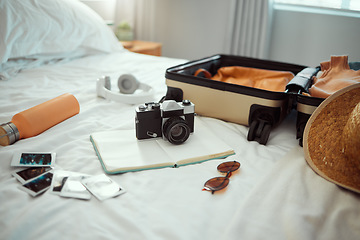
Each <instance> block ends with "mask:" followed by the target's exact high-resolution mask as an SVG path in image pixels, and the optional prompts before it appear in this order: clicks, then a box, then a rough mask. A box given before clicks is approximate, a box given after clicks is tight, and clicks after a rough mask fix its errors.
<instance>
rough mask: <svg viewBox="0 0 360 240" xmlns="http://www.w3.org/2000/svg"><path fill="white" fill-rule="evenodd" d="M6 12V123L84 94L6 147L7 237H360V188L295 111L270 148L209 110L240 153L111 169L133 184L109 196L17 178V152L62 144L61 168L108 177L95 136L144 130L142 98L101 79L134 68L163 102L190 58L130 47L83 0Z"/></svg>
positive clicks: (16, 6)
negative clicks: (220, 181)
mask: <svg viewBox="0 0 360 240" xmlns="http://www.w3.org/2000/svg"><path fill="white" fill-rule="evenodd" d="M0 22H1V24H0V27H1V33H0V37H1V39H0V53H1V68H0V70H1V80H0V92H1V94H0V122H1V123H5V122H9V121H10V120H11V118H12V116H13V115H14V114H16V113H18V112H20V111H23V110H25V109H27V108H30V107H32V106H35V105H37V104H40V103H42V102H45V101H47V100H49V99H52V98H54V97H57V96H59V95H61V94H63V93H71V94H73V95H74V96H75V97H76V98H77V100H78V101H79V103H80V113H79V114H78V115H76V116H74V117H72V118H69V119H68V120H65V121H63V122H61V123H59V124H57V125H56V126H54V127H52V128H50V129H48V130H46V131H45V132H43V133H41V134H39V135H37V136H35V137H31V138H27V139H22V140H20V141H18V142H16V143H14V144H12V145H9V146H0V203H1V204H0V239H359V238H360V207H359V204H360V196H359V195H358V194H356V193H353V192H351V191H348V190H345V189H342V188H340V187H338V186H336V185H334V184H332V183H330V182H328V181H326V180H325V179H323V178H321V177H320V176H319V175H317V174H316V173H315V172H314V171H313V170H312V169H311V168H310V167H309V166H308V165H307V163H306V161H305V160H304V155H303V149H302V148H301V147H300V146H299V143H298V141H297V140H296V139H295V136H296V129H295V121H296V113H295V112H292V113H291V114H290V115H289V116H288V117H287V118H286V119H285V120H284V121H283V122H282V124H281V125H280V126H278V127H277V128H275V129H274V130H273V131H272V132H271V135H270V137H269V141H268V143H267V145H266V146H265V145H261V144H259V143H257V142H255V141H254V142H248V141H247V139H246V136H247V131H248V127H246V126H242V125H238V124H235V123H230V122H225V121H222V120H218V119H213V118H206V117H201V116H199V117H200V118H201V119H202V120H203V122H205V123H206V124H207V126H208V128H209V129H211V130H212V131H213V132H214V133H215V134H216V135H217V136H218V138H220V139H222V140H223V141H224V142H226V143H227V144H228V145H229V146H231V147H232V148H233V149H234V150H235V153H236V154H235V155H232V156H229V157H228V158H227V159H216V160H210V161H206V162H202V163H199V164H191V165H188V166H183V167H179V168H162V169H153V170H145V171H135V172H128V173H123V174H116V175H108V176H109V177H110V178H111V179H112V180H113V181H115V182H117V183H118V184H120V185H121V186H122V187H124V188H125V189H126V193H125V194H122V195H120V196H117V197H114V198H111V199H107V200H105V201H99V200H98V199H96V198H95V197H92V198H91V199H90V200H79V199H74V198H63V197H60V196H58V195H55V194H52V193H51V192H50V191H46V192H45V193H43V194H41V195H39V196H37V197H32V196H30V195H29V194H28V193H26V192H24V191H22V190H20V189H19V188H18V187H19V185H20V183H19V181H17V180H16V178H14V177H13V176H12V172H13V171H14V167H11V166H10V162H11V160H12V157H13V154H14V152H18V151H20V152H24V151H32V152H41V151H45V152H55V153H56V164H55V166H54V171H58V170H66V171H73V172H79V173H84V174H89V175H99V174H103V173H104V170H103V168H102V166H101V163H100V161H99V159H98V157H97V155H96V153H95V151H94V148H93V145H92V143H91V142H90V134H92V133H94V132H98V131H115V130H120V129H134V116H135V107H136V105H133V104H124V103H120V102H116V101H109V100H106V99H103V98H100V97H98V96H97V94H96V88H95V87H96V79H98V78H99V77H100V76H103V75H108V76H110V77H111V78H112V79H116V78H117V77H118V76H120V75H121V74H125V73H130V74H133V75H134V76H135V77H136V78H137V79H138V80H139V81H141V82H144V83H147V84H149V85H151V86H152V87H153V89H154V90H155V99H156V100H158V99H160V98H161V97H162V96H163V95H164V94H165V93H166V90H167V87H166V85H165V78H164V74H165V71H166V69H167V68H169V67H172V66H175V65H178V64H182V63H184V62H186V61H187V60H184V59H173V58H166V57H155V56H149V55H141V54H136V53H131V52H129V51H127V50H125V49H123V48H122V46H121V45H120V44H119V43H118V41H117V40H116V38H115V37H114V34H113V33H112V32H111V31H110V30H109V28H108V27H107V26H106V24H104V22H103V21H102V20H101V19H100V17H99V16H97V15H96V14H95V13H94V12H92V11H91V10H90V9H88V8H87V7H86V6H84V5H82V4H81V3H79V2H77V1H73V0H52V1H48V0H46V1H45V0H34V1H20V0H16V1H14V0H11V1H10V0H9V1H7V0H5V1H1V2H0ZM112 84H113V85H115V82H113V83H112ZM113 89H115V87H114V88H113ZM114 91H115V90H114ZM194 134H196V132H195V133H194ZM227 160H236V161H239V162H240V163H241V167H240V170H238V171H237V172H235V173H234V174H233V175H232V176H231V178H230V184H229V186H228V187H227V188H226V189H225V190H222V191H219V192H216V193H214V194H211V192H208V191H202V188H203V184H204V182H205V181H206V180H208V179H210V178H212V177H215V176H219V175H220V173H219V172H217V169H216V167H217V165H219V164H220V163H222V162H224V161H227Z"/></svg>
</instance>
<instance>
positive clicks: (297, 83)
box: [286, 67, 320, 94]
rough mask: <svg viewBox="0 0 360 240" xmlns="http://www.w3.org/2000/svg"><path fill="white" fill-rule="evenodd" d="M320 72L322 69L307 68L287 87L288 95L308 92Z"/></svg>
mask: <svg viewBox="0 0 360 240" xmlns="http://www.w3.org/2000/svg"><path fill="white" fill-rule="evenodd" d="M319 71H320V68H318V67H317V68H305V69H303V70H302V71H301V72H299V73H298V74H296V76H295V77H294V78H293V79H292V80H291V81H290V82H289V83H288V84H287V85H286V92H287V93H296V94H301V93H302V92H308V91H309V87H310V86H311V84H312V78H313V76H316V74H317V73H318V72H319Z"/></svg>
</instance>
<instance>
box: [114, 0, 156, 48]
mask: <svg viewBox="0 0 360 240" xmlns="http://www.w3.org/2000/svg"><path fill="white" fill-rule="evenodd" d="M155 1H156V0H117V5H116V19H115V22H116V24H119V23H120V22H122V21H127V22H128V23H129V24H130V25H131V26H132V27H133V29H134V37H135V39H142V40H149V41H154V40H155V36H154V34H155V30H154V28H155V14H156V8H155Z"/></svg>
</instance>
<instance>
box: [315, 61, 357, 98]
mask: <svg viewBox="0 0 360 240" xmlns="http://www.w3.org/2000/svg"><path fill="white" fill-rule="evenodd" d="M320 66H321V74H320V76H319V77H314V79H313V85H312V86H311V88H309V93H310V95H311V96H312V97H319V98H327V97H328V96H330V95H331V94H333V93H334V92H336V91H338V90H340V89H342V88H344V87H347V86H349V85H352V84H355V83H358V82H360V71H355V70H352V69H350V67H349V64H348V56H332V57H331V60H330V61H328V62H322V63H321V64H320Z"/></svg>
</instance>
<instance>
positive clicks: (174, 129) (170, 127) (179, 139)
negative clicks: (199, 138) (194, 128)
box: [163, 117, 191, 144]
mask: <svg viewBox="0 0 360 240" xmlns="http://www.w3.org/2000/svg"><path fill="white" fill-rule="evenodd" d="M190 132H191V131H190V127H189V126H188V124H187V122H186V121H185V120H184V119H183V118H181V117H173V118H169V119H167V120H166V122H165V123H164V124H163V134H164V137H165V138H166V139H167V140H168V141H169V142H170V143H172V144H181V143H183V142H185V141H186V140H187V139H188V138H189V136H190Z"/></svg>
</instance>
